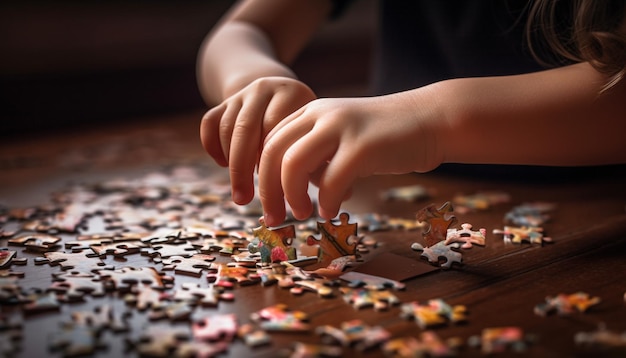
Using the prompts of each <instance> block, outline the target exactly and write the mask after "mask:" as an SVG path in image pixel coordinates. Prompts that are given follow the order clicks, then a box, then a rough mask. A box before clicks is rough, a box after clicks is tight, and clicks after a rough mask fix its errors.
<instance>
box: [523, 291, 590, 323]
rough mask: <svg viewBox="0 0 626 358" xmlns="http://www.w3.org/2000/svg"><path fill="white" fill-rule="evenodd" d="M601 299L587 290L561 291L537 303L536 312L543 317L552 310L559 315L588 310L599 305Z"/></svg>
mask: <svg viewBox="0 0 626 358" xmlns="http://www.w3.org/2000/svg"><path fill="white" fill-rule="evenodd" d="M600 301H601V300H600V297H592V296H590V295H589V294H588V293H585V292H576V293H572V294H570V295H568V294H564V293H561V294H559V295H556V296H554V297H546V302H544V303H540V304H538V305H536V306H535V309H534V312H535V314H537V315H539V316H543V317H545V316H547V315H549V314H550V313H552V312H556V313H557V314H558V315H559V316H566V315H570V314H572V313H574V312H581V313H583V312H586V311H587V310H588V309H589V307H591V306H595V305H597V304H598V303H600Z"/></svg>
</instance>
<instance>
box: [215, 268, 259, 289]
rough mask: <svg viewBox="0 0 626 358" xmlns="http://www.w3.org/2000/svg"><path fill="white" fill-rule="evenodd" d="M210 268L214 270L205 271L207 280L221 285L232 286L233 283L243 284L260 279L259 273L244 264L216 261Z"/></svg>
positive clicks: (250, 283)
mask: <svg viewBox="0 0 626 358" xmlns="http://www.w3.org/2000/svg"><path fill="white" fill-rule="evenodd" d="M211 268H212V269H216V272H209V273H207V275H206V277H207V280H208V281H209V282H215V284H216V285H218V286H221V287H226V288H232V287H233V285H234V283H237V284H238V285H239V286H245V285H252V284H255V283H257V282H259V281H261V276H260V275H259V274H257V273H256V272H255V271H254V270H252V269H249V268H247V267H244V266H240V265H236V264H234V265H233V264H224V263H216V264H214V265H212V266H211Z"/></svg>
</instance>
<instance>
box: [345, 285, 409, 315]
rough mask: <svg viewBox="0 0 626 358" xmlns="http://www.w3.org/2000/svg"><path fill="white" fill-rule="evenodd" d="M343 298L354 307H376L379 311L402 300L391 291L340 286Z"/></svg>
mask: <svg viewBox="0 0 626 358" xmlns="http://www.w3.org/2000/svg"><path fill="white" fill-rule="evenodd" d="M339 290H340V291H341V293H342V294H343V300H344V301H345V302H347V303H350V304H351V305H352V306H353V307H354V308H356V309H361V308H364V307H374V309H375V310H377V311H382V310H386V309H387V308H389V306H393V305H397V304H399V303H400V300H399V299H398V298H397V297H396V296H394V295H393V294H392V293H391V292H390V291H387V290H383V291H379V290H368V289H366V288H350V287H340V288H339Z"/></svg>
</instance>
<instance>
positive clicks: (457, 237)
mask: <svg viewBox="0 0 626 358" xmlns="http://www.w3.org/2000/svg"><path fill="white" fill-rule="evenodd" d="M486 234H487V230H486V229H484V228H480V229H478V230H472V224H468V223H465V224H461V229H460V230H459V229H448V232H447V234H446V241H445V242H444V244H445V245H450V244H452V243H454V242H459V243H463V244H462V245H461V248H462V249H471V248H472V246H473V245H478V246H485V235H486Z"/></svg>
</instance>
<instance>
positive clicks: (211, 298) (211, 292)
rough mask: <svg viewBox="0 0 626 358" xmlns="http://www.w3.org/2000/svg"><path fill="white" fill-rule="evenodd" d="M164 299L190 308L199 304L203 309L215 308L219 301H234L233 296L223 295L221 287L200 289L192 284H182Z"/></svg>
mask: <svg viewBox="0 0 626 358" xmlns="http://www.w3.org/2000/svg"><path fill="white" fill-rule="evenodd" d="M164 297H166V298H167V299H170V300H174V301H176V302H185V303H187V304H188V305H191V306H195V305H198V304H199V305H201V306H205V307H215V306H217V304H218V302H219V301H220V300H222V301H232V300H234V299H235V295H233V294H232V293H230V292H229V293H225V292H224V291H223V288H222V287H219V286H218V287H216V286H215V285H209V286H208V287H206V288H202V287H200V285H199V284H196V283H193V282H185V283H183V284H182V285H181V288H180V289H177V290H176V291H175V292H174V293H173V294H168V295H165V296H164Z"/></svg>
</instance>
